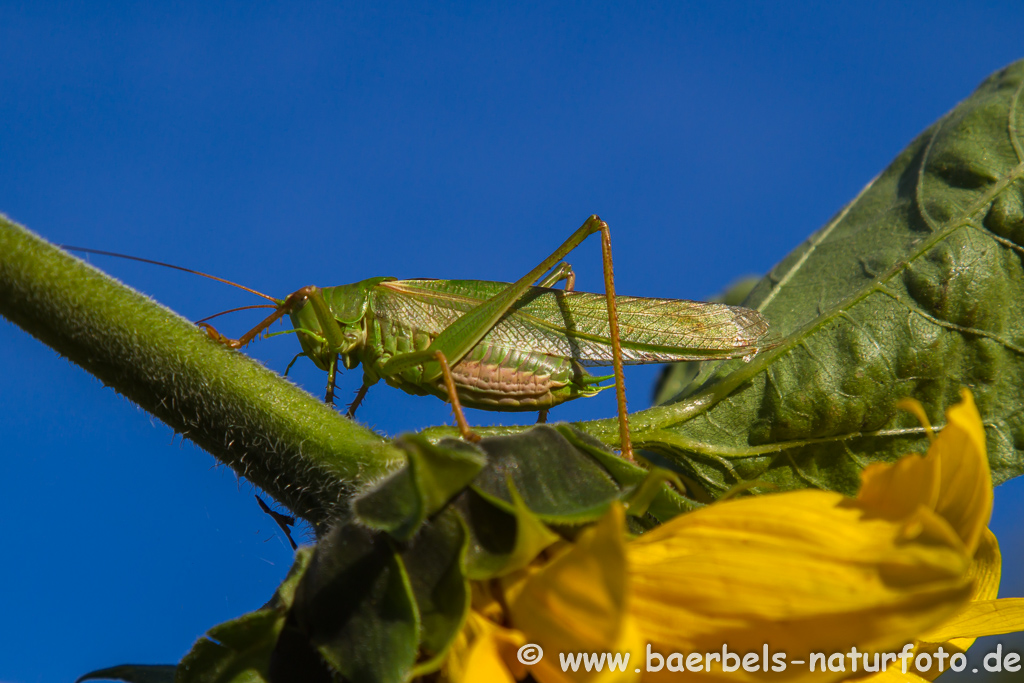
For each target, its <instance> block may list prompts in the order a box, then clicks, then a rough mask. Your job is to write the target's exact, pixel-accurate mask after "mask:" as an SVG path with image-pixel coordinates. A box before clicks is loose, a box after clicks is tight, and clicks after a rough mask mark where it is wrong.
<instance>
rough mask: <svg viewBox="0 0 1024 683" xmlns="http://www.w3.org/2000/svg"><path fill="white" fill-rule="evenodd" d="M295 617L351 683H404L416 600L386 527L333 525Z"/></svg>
mask: <svg viewBox="0 0 1024 683" xmlns="http://www.w3.org/2000/svg"><path fill="white" fill-rule="evenodd" d="M291 617H293V618H294V620H295V627H296V628H297V629H298V631H299V632H300V633H301V634H303V636H304V637H305V638H306V639H308V641H309V643H310V644H311V645H312V646H313V647H314V648H315V649H316V650H317V652H319V653H320V655H321V656H322V657H323V658H324V660H325V661H326V662H327V663H328V664H329V665H330V666H331V668H332V669H334V670H335V671H336V672H338V673H340V674H341V675H342V676H344V678H345V679H346V680H347V681H349V683H401V682H402V681H404V680H405V678H406V674H407V673H408V672H409V670H410V669H411V668H412V666H413V664H414V662H415V661H416V653H417V644H418V640H419V614H418V612H417V609H416V602H415V599H414V597H413V591H412V587H411V586H410V583H409V577H408V575H407V574H406V571H405V567H404V565H403V563H402V560H401V558H400V557H399V556H398V554H397V553H396V552H395V549H394V547H393V545H392V543H391V541H389V540H388V537H387V536H386V535H385V534H383V533H380V532H375V531H372V530H370V529H366V528H364V527H361V526H357V525H356V524H354V523H341V524H339V525H338V526H336V527H335V528H334V529H332V530H331V532H330V533H329V534H328V535H327V537H326V538H325V539H324V540H322V541H321V542H320V543H319V544H318V545H317V548H316V553H315V555H314V557H313V561H312V563H311V564H310V567H309V570H308V571H307V572H306V574H305V576H304V577H303V579H302V582H301V583H300V584H299V588H298V591H297V592H296V594H295V604H294V606H293V608H292V614H291Z"/></svg>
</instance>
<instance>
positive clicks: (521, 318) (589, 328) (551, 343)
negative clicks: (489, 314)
mask: <svg viewBox="0 0 1024 683" xmlns="http://www.w3.org/2000/svg"><path fill="white" fill-rule="evenodd" d="M507 286H508V285H507V284H506V283H503V282H486V281H482V280H393V281H389V282H382V283H381V284H379V285H378V286H377V287H376V288H375V289H374V294H373V298H372V301H373V303H372V304H371V307H372V308H373V310H374V312H375V314H376V315H377V316H378V317H380V318H382V319H385V320H391V321H394V322H396V323H399V324H401V325H403V326H407V327H409V328H412V329H416V330H420V331H422V332H426V333H428V334H431V335H436V334H438V333H440V332H441V331H442V330H443V329H445V328H446V327H448V326H449V325H451V324H452V323H453V322H455V320H457V319H458V318H459V317H460V316H461V315H462V314H463V313H465V312H466V311H468V310H470V309H472V308H473V307H475V306H478V305H479V304H481V303H482V302H484V301H486V300H488V299H489V298H491V297H492V296H494V295H495V294H497V293H499V292H501V291H502V290H503V289H505V288H506V287H507ZM615 301H616V304H617V307H618V312H619V333H620V336H621V338H622V360H623V362H624V363H633V364H635V363H661V362H671V361H680V360H704V359H712V358H737V357H740V356H747V355H751V354H753V353H756V352H757V350H758V343H759V341H760V340H761V339H762V338H763V337H764V336H765V335H766V334H767V333H768V323H767V322H766V321H765V320H764V318H762V317H761V314H760V313H758V312H757V311H752V310H750V309H747V308H740V307H738V306H726V305H725V304H716V303H706V302H701V301H686V300H682V299H649V298H644V297H635V296H617V297H616V299H615ZM481 343H496V344H500V345H503V346H508V347H513V348H518V349H523V350H530V351H537V352H541V353H547V354H551V355H554V356H562V357H565V358H575V359H576V360H578V361H579V362H580V363H582V364H583V365H607V364H609V363H611V360H612V350H611V338H610V333H609V324H608V309H607V306H606V302H605V296H604V295H603V294H591V293H589V292H565V291H563V290H560V289H549V288H546V287H531V288H530V289H529V290H528V291H527V293H526V294H525V295H524V296H523V298H522V299H521V300H520V301H519V302H517V303H516V304H515V305H514V306H513V307H512V310H510V311H509V312H508V313H507V314H506V315H505V316H504V317H503V318H502V319H501V320H499V321H498V323H497V324H496V325H495V326H494V328H493V329H492V330H491V331H490V332H489V333H488V334H487V335H486V336H485V337H484V339H483V341H482V342H481Z"/></svg>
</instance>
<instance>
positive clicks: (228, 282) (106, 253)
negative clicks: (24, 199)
mask: <svg viewBox="0 0 1024 683" xmlns="http://www.w3.org/2000/svg"><path fill="white" fill-rule="evenodd" d="M57 246H58V247H60V248H61V249H65V250H67V251H80V252H83V253H85V254H99V255H100V256H113V257H115V258H123V259H128V260H129V261H139V262H140V263H151V264H152V265H154V266H163V267H164V268H173V269H174V270H181V271H184V272H186V273H192V274H193V275H199V276H202V277H206V278H210V279H211V280H216V281H217V282H223V283H224V284H226V285H231V286H232V287H238V288H239V289H242V290H245V291H246V292H249V293H250V294H255V295H256V296H261V297H263V298H264V299H266V300H267V301H273V302H274V303H275V304H278V305H279V304H280V303H281V302H280V301H279V300H277V299H275V298H274V297H272V296H268V295H266V294H264V293H263V292H257V291H256V290H255V289H252V288H251V287H246V286H245V285H240V284H238V283H237V282H232V281H231V280H225V279H224V278H222V277H217V276H216V275H210V274H209V273H203V272H200V271H198V270H192V269H191V268H183V267H182V266H176V265H174V264H171V263H164V262H162V261H153V260H152V259H148V258H139V257H138V256H129V255H128V254H118V253H117V252H116V251H103V250H101V249H88V248H86V247H71V246H68V245H66V244H58V245H57Z"/></svg>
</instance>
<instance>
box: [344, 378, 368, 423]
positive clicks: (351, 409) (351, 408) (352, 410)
mask: <svg viewBox="0 0 1024 683" xmlns="http://www.w3.org/2000/svg"><path fill="white" fill-rule="evenodd" d="M369 390H370V385H369V384H366V383H365V382H364V383H363V386H361V387H359V391H358V392H356V397H355V400H353V401H352V403H350V404H348V410H346V411H345V417H347V418H349V419H352V418H354V417H355V416H356V408H358V407H359V404H360V403H362V402H363V399H364V398H366V392H367V391H369Z"/></svg>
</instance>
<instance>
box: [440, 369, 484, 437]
mask: <svg viewBox="0 0 1024 683" xmlns="http://www.w3.org/2000/svg"><path fill="white" fill-rule="evenodd" d="M434 360H436V361H437V362H438V363H439V364H440V365H441V376H442V377H443V378H444V386H445V389H447V390H448V401H449V402H450V403H451V404H452V412H453V413H455V424H457V425H458V426H459V433H460V434H461V435H462V438H463V439H465V440H466V441H471V442H473V443H476V442H477V441H479V440H480V435H479V434H477V433H476V432H474V431H473V430H472V429H470V428H469V423H468V422H466V415H465V414H464V413H463V412H462V403H461V402H460V401H459V392H458V391H457V390H456V388H455V380H454V379H452V369H451V368H450V367H448V359H447V358H446V357H445V355H444V352H443V351H437V352H435V353H434Z"/></svg>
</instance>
